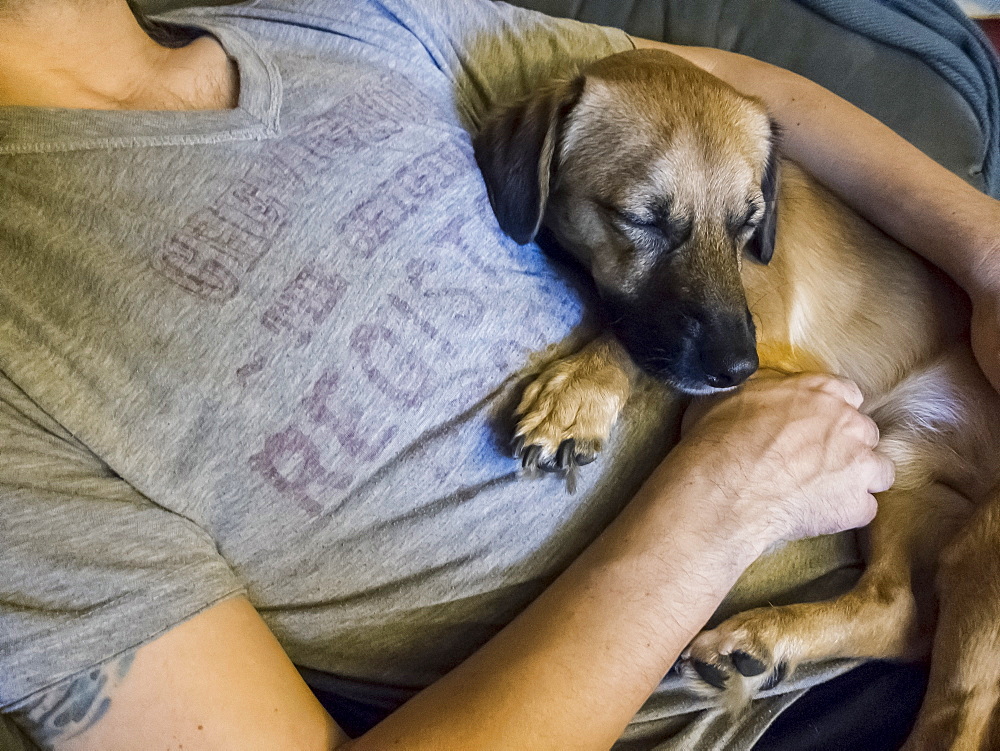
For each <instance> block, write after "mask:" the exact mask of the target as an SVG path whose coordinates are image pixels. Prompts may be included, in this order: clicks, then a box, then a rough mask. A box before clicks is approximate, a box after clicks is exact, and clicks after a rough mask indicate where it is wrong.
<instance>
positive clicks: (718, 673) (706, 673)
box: [691, 660, 729, 690]
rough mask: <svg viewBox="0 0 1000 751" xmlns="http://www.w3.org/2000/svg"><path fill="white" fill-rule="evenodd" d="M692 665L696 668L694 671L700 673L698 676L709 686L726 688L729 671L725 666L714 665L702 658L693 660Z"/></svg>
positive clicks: (720, 688)
mask: <svg viewBox="0 0 1000 751" xmlns="http://www.w3.org/2000/svg"><path fill="white" fill-rule="evenodd" d="M691 667H693V668H694V672H696V673H697V674H698V677H699V678H701V679H702V680H703V681H705V683H707V684H708V685H709V686H713V687H715V688H717V689H719V690H724V689H725V688H726V680H727V679H728V678H729V673H728V671H726V670H725V669H724V668H721V667H719V666H718V665H713V664H712V663H710V662H702V661H701V660H692V661H691Z"/></svg>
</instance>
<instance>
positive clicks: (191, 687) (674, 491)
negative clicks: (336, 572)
mask: <svg viewBox="0 0 1000 751" xmlns="http://www.w3.org/2000/svg"><path fill="white" fill-rule="evenodd" d="M860 403H861V396H860V392H858V390H857V388H856V387H855V386H853V385H852V384H848V383H846V382H843V381H839V380H837V379H833V378H831V377H828V376H821V375H802V376H793V377H790V378H785V379H776V378H760V379H756V380H754V381H752V382H751V383H749V384H748V385H746V386H745V387H743V389H741V391H740V392H738V393H737V394H736V395H734V396H733V397H730V398H728V399H726V400H724V401H722V402H720V403H718V404H716V405H714V406H712V407H710V408H709V410H708V411H707V413H706V414H705V416H703V417H702V418H701V419H700V420H699V422H698V423H697V424H696V425H695V426H694V428H693V429H691V430H690V431H689V432H688V434H687V435H686V436H685V438H684V439H683V441H682V442H681V443H680V444H679V445H678V447H677V448H675V449H674V451H672V452H671V453H670V455H669V456H668V457H667V459H666V460H664V462H663V463H662V464H661V465H660V467H659V468H658V469H657V470H656V471H655V472H654V473H653V475H652V476H651V477H650V478H649V480H648V481H647V482H646V483H645V485H644V486H643V487H642V489H641V490H640V491H639V493H638V494H637V495H636V497H635V498H634V499H633V500H632V501H631V502H630V503H629V505H628V506H627V507H626V509H625V510H624V511H623V512H622V513H621V514H620V515H619V517H618V518H617V519H616V520H615V521H614V522H613V523H612V524H611V525H610V526H609V527H608V528H607V529H606V530H605V531H604V533H603V534H602V535H601V536H600V537H598V539H597V540H596V541H595V542H594V543H592V544H591V545H590V547H588V548H587V549H586V550H585V551H584V552H583V554H582V555H581V556H580V557H579V558H578V559H577V560H576V561H575V562H574V563H573V564H572V565H571V566H570V567H569V568H568V569H567V570H566V571H565V572H564V573H563V574H562V575H561V576H559V577H558V578H557V579H556V581H555V582H554V583H553V584H552V585H551V586H550V587H549V588H548V589H547V590H546V591H545V592H544V593H543V594H542V595H541V596H540V597H539V598H538V599H537V600H535V602H533V603H532V604H531V605H530V606H529V607H528V608H526V609H525V610H524V611H523V612H522V613H521V614H520V615H519V616H518V617H517V618H516V619H514V621H512V622H511V623H510V624H509V625H508V626H507V627H506V628H504V629H503V630H502V631H501V632H500V633H499V634H498V635H497V636H495V637H494V638H493V639H492V640H491V641H489V642H488V643H487V644H486V645H485V646H483V647H482V648H481V649H480V650H479V651H478V652H476V653H475V654H474V655H472V656H471V657H470V658H469V659H467V660H466V661H465V662H464V663H462V664H461V665H459V666H458V667H457V668H456V669H454V670H453V671H451V672H450V673H448V674H447V675H446V676H444V677H443V678H442V679H441V680H439V681H438V682H437V683H435V684H433V685H432V686H430V687H429V688H427V689H426V690H424V691H423V692H421V693H420V694H418V695H417V696H416V697H414V698H413V699H412V700H410V701H409V702H408V703H407V704H405V705H404V706H403V707H401V708H400V709H399V710H397V711H396V712H394V713H393V714H392V715H390V716H389V717H388V718H387V719H386V720H384V721H383V722H382V723H380V724H379V725H378V726H377V727H375V728H374V729H373V730H371V731H369V732H368V733H366V734H365V735H364V736H363V737H361V738H358V739H356V740H353V741H348V740H347V739H346V737H345V736H344V734H343V733H342V732H341V731H340V730H339V729H338V728H337V727H336V725H335V724H334V723H333V721H332V720H331V719H330V718H329V716H328V715H327V714H326V712H325V711H324V710H323V709H322V707H321V706H320V705H319V704H318V703H317V702H316V700H315V698H313V696H312V695H311V693H310V692H309V690H308V688H307V687H306V686H305V684H304V683H303V682H302V680H301V678H300V677H299V675H298V673H297V672H296V671H295V668H294V667H293V666H292V664H291V662H290V661H289V660H288V658H287V657H286V656H285V655H284V653H283V652H282V650H281V648H280V646H279V645H278V643H277V641H276V640H275V639H274V637H273V636H272V635H271V634H270V632H269V631H268V630H267V628H266V626H265V624H264V623H263V621H262V620H261V619H260V617H259V616H258V615H257V613H256V612H255V611H254V610H253V608H252V607H251V606H250V604H249V602H247V601H246V600H245V599H242V598H241V599H233V600H229V601H226V602H224V603H222V604H220V605H216V606H214V607H212V608H210V609H208V610H206V611H205V612H203V613H202V614H200V615H198V616H196V617H194V618H192V619H191V620H189V621H187V622H185V623H183V624H181V625H179V626H177V627H175V628H174V629H172V630H170V631H168V632H167V633H166V634H164V635H163V636H161V637H159V638H158V639H156V640H154V641H153V642H151V643H149V644H147V645H146V646H144V647H142V648H141V649H139V650H138V651H137V652H136V653H135V655H134V659H132V660H129V659H128V656H126V662H127V663H128V664H127V670H126V671H125V672H124V675H119V673H121V672H122V665H121V663H120V662H116V663H109V664H107V665H105V666H104V667H103V668H102V669H101V670H100V671H96V672H98V673H102V675H104V676H105V677H106V678H107V679H108V680H103V681H97V683H99V684H100V687H99V689H97V690H94V687H93V686H89V688H86V690H84V684H86V681H84V683H83V684H81V688H80V690H78V691H77V693H76V695H72V693H73V692H72V690H71V688H67V686H65V685H63V686H60V687H59V688H57V689H50V690H49V692H47V694H46V695H43V696H41V697H38V702H39V703H38V707H37V708H35V709H29V710H27V711H26V712H23V713H22V714H21V715H20V716H19V718H18V719H19V721H20V722H21V723H22V725H23V726H25V727H26V729H28V730H29V731H30V732H31V733H32V735H33V736H34V737H35V738H37V739H38V740H40V741H43V745H44V746H45V747H46V748H53V749H58V750H59V751H107V750H108V749H118V748H122V749H124V748H128V749H133V748H175V749H176V748H180V746H181V745H183V747H184V749H186V751H209V750H211V751H227V750H228V749H233V750H234V751H235V750H237V749H238V750H239V751H247V750H248V749H267V750H268V751H274V750H275V749H303V750H305V749H317V750H319V749H332V748H344V749H349V750H350V751H368V750H369V749H372V750H374V749H378V750H379V751H382V750H383V749H389V748H405V749H408V750H409V749H412V750H413V751H420V750H421V749H428V750H431V749H433V750H434V751H449V749H455V750H456V751H458V750H461V751H468V749H483V750H488V749H510V748H530V749H533V750H534V751H545V749H552V751H556V750H558V751H563V750H564V749H567V748H574V749H595V750H596V749H606V748H608V747H610V746H611V745H612V744H613V743H614V741H615V740H616V739H617V738H618V736H619V735H620V734H621V732H622V730H623V729H624V727H625V726H626V724H627V723H628V721H629V720H630V719H631V717H632V716H633V715H634V714H635V712H636V710H638V709H639V707H640V706H641V705H642V703H643V702H644V701H645V700H646V698H647V697H648V696H649V694H650V693H651V692H652V691H653V689H654V688H655V686H656V685H657V683H658V682H659V681H660V680H661V678H662V677H663V675H664V674H665V673H666V672H667V670H668V669H669V667H670V665H671V664H672V663H673V662H674V660H675V659H676V658H677V656H678V654H679V653H680V651H681V650H682V649H683V648H684V646H686V645H687V643H688V642H689V641H690V639H691V637H692V636H693V635H694V634H695V633H696V632H697V631H698V630H699V629H700V628H701V627H702V626H703V625H704V623H705V621H706V620H707V619H708V617H709V616H710V615H711V613H712V612H713V611H714V609H715V608H716V606H717V605H718V603H719V602H720V601H721V599H722V598H723V596H724V595H725V594H726V592H727V591H728V590H729V588H730V587H731V586H732V585H733V583H734V582H735V581H736V579H737V577H738V576H739V575H740V573H741V572H742V571H743V569H744V568H745V567H746V566H747V565H749V563H751V562H752V561H753V560H754V559H755V558H756V557H757V556H758V555H759V554H760V553H761V552H762V551H763V550H764V549H765V548H766V547H768V546H769V545H771V544H772V543H774V542H775V541H778V540H785V539H792V538H797V537H802V536H810V535H817V534H825V533H830V532H835V531H839V530H841V529H847V528H851V527H856V526H860V525H862V524H866V523H867V522H869V521H870V520H871V518H872V516H874V512H875V501H874V498H873V497H872V495H871V493H873V492H878V491H881V490H883V489H885V488H888V487H889V486H890V485H891V484H892V479H893V477H892V475H893V473H892V467H891V464H889V463H888V462H887V460H885V459H883V458H881V457H879V456H877V455H876V454H875V453H874V452H873V451H872V448H873V447H874V446H875V444H876V443H877V440H878V437H877V436H878V431H877V428H875V426H874V423H872V422H871V421H870V420H869V419H868V418H867V417H864V416H863V415H861V414H860V413H859V412H858V411H857V409H856V408H857V407H858V406H859V405H860ZM102 671H103V672H102ZM43 705H44V707H47V708H48V710H51V708H52V707H54V706H56V705H58V706H60V707H62V708H63V709H66V708H69V707H72V708H73V711H72V712H68V713H65V719H64V720H63V721H62V722H61V723H60V722H58V721H56V718H57V717H59V716H62V714H63V713H60V712H59V711H55V712H53V711H48V710H43V709H42V706H43Z"/></svg>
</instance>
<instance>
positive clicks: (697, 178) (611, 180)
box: [475, 50, 1000, 749]
mask: <svg viewBox="0 0 1000 751" xmlns="http://www.w3.org/2000/svg"><path fill="white" fill-rule="evenodd" d="M778 140H779V138H778V132H777V129H776V128H775V126H774V124H773V123H772V121H771V120H770V118H769V117H768V113H767V111H766V109H765V108H764V106H763V105H762V103H761V102H760V101H758V100H756V99H753V98H749V97H747V96H744V95H742V94H740V93H738V92H737V91H735V90H734V89H733V88H731V87H730V86H728V85H727V84H725V83H724V82H722V81H720V80H718V79H716V78H714V77H712V76H711V75H709V74H707V73H705V72H704V71H702V70H700V69H699V68H697V67H695V66H693V65H692V64H690V63H688V62H686V61H684V60H683V59H681V58H679V57H677V56H675V55H672V54H670V53H668V52H665V51H654V50H639V51H633V52H626V53H622V54H619V55H614V56H611V57H608V58H605V59H603V60H599V61H597V62H596V63H594V64H592V65H590V66H589V67H587V68H586V69H585V70H584V71H583V72H582V73H581V74H580V75H579V76H578V77H577V78H576V79H574V80H572V81H557V82H553V83H551V84H550V85H549V86H547V87H546V88H544V89H542V90H539V91H538V92H537V93H535V94H533V95H532V96H530V97H529V98H528V99H527V100H525V101H523V102H520V103H518V104H516V105H514V106H512V107H509V108H507V109H504V110H502V111H500V112H498V113H497V114H496V115H495V116H494V117H492V118H491V119H490V120H489V121H488V122H487V123H486V124H485V126H484V127H483V129H482V131H481V132H480V134H479V135H478V136H477V138H476V140H475V152H476V158H477V161H478V163H479V165H480V168H481V170H482V172H483V175H484V178H485V180H486V184H487V187H488V189H489V195H490V200H491V202H492V205H493V208H494V211H495V213H496V215H497V218H498V220H499V222H500V226H501V227H502V228H503V229H504V231H505V232H507V233H508V234H509V235H510V236H511V237H512V238H513V239H515V240H516V241H517V242H519V243H526V242H529V241H531V240H533V239H535V238H536V236H537V235H538V233H539V232H540V231H542V230H543V229H544V231H545V232H546V233H548V234H549V235H550V236H551V238H553V239H554V240H555V241H556V243H557V244H558V245H559V246H560V247H561V248H562V249H564V250H565V251H566V252H568V253H569V254H570V255H571V256H572V257H573V258H575V259H576V260H577V261H578V262H579V263H580V264H582V265H583V266H584V267H585V268H586V269H587V270H589V273H590V274H591V275H592V277H593V280H594V282H595V285H596V288H597V291H598V293H599V296H600V300H601V304H602V305H603V307H604V308H605V312H606V314H607V318H608V320H609V321H610V328H611V330H612V332H613V334H614V336H613V337H612V336H604V337H602V338H600V339H598V340H597V341H595V342H593V343H592V344H590V345H589V346H587V347H586V348H584V349H583V350H582V351H581V352H579V353H578V354H576V355H573V356H571V357H569V358H566V359H565V360H562V361H559V362H557V363H555V364H553V365H552V366H550V367H549V368H548V369H547V370H546V371H545V372H543V373H542V374H541V375H540V377H539V378H538V379H537V380H536V381H535V382H534V383H532V384H531V385H530V386H529V387H528V388H527V390H526V391H525V394H524V397H523V399H522V402H521V404H520V407H519V408H518V413H519V417H520V422H519V424H518V427H517V437H518V453H519V454H520V455H521V458H522V461H523V463H524V464H525V466H528V467H541V468H543V469H562V470H567V469H572V468H574V467H575V466H576V465H579V464H583V463H586V462H587V461H589V460H591V459H593V458H594V457H595V456H596V454H597V453H598V452H599V451H600V450H601V448H602V447H603V445H604V442H605V441H606V439H607V438H608V436H609V434H610V432H611V430H612V427H613V426H614V423H615V421H616V419H617V417H618V414H619V412H620V411H621V409H622V407H623V406H624V404H625V402H626V401H627V400H628V398H629V394H630V391H631V389H632V387H633V384H634V383H635V379H636V378H637V377H639V376H640V374H641V373H645V374H648V375H650V376H653V377H654V378H657V379H659V380H660V381H663V382H665V383H667V384H669V385H670V386H672V387H673V388H675V389H677V390H678V391H680V392H683V393H684V394H690V395H702V394H713V393H718V392H720V391H725V390H729V389H733V388H735V387H737V386H738V385H739V384H740V383H742V382H743V381H745V380H746V379H747V378H748V377H749V376H750V375H751V374H752V373H754V372H755V371H756V370H757V369H758V367H764V368H772V369H776V370H780V371H783V372H786V373H793V372H800V371H825V372H829V373H833V374H837V375H840V376H844V377H847V378H850V379H852V380H854V381H855V382H856V383H857V384H858V385H859V386H860V388H861V390H862V392H863V393H864V396H865V405H864V409H865V410H866V411H867V413H868V414H870V415H871V416H872V418H873V419H874V420H875V421H876V422H877V423H878V425H879V428H880V430H881V434H882V440H881V443H880V448H881V450H882V451H884V452H885V453H886V454H887V455H888V456H889V457H890V458H891V459H892V460H893V461H894V462H895V464H896V468H897V479H896V483H895V485H894V486H893V488H892V489H891V490H889V491H888V492H886V493H883V494H881V495H880V497H879V512H878V516H877V517H876V519H875V521H874V522H873V523H872V525H871V527H870V528H869V530H868V533H869V540H870V551H869V553H868V555H867V567H866V570H865V572H864V574H863V576H862V578H861V579H860V581H859V582H858V584H857V585H856V587H855V588H854V589H853V590H851V591H850V592H848V593H847V594H845V595H843V596H841V597H838V598H836V599H833V600H829V601H825V602H819V603H811V604H799V605H790V606H785V607H770V608H761V609H757V610H752V611H748V612H745V613H741V614H739V615H737V616H734V617H733V618H731V619H729V620H728V621H725V622H723V623H722V624H721V625H719V626H718V627H717V628H715V629H713V630H711V631H707V632H704V633H702V634H700V635H699V636H698V637H697V638H696V639H695V640H694V641H693V642H692V643H691V645H690V646H689V648H688V650H687V651H686V653H685V657H686V660H687V663H686V664H687V666H688V667H687V668H686V669H687V671H688V672H689V673H690V674H691V675H692V677H695V676H698V677H700V679H701V680H703V681H704V682H705V683H707V684H709V685H710V686H711V687H713V690H721V691H724V692H727V693H729V694H731V695H734V696H737V697H746V696H752V695H754V694H755V693H756V692H758V691H759V690H761V689H762V688H766V687H769V686H772V685H774V684H775V683H776V682H777V681H778V680H780V679H781V677H782V676H784V675H786V674H789V673H790V672H791V671H793V670H794V669H795V667H796V665H798V664H800V663H803V662H807V661H813V660H825V659H829V658H835V657H844V658H847V657H852V658H883V659H915V658H920V657H922V656H925V655H927V654H928V653H929V652H931V650H932V647H933V655H932V675H931V686H930V689H929V691H928V694H927V697H926V699H925V704H924V707H923V708H922V710H921V715H920V719H919V721H918V724H917V727H916V729H915V731H914V734H913V736H912V738H911V740H910V747H911V748H921V749H929V748H933V749H945V748H956V749H957V748H961V749H987V748H1000V711H997V707H998V703H1000V682H998V680H997V675H998V672H1000V627H998V626H997V625H996V624H997V623H998V622H1000V487H998V485H1000V461H998V457H1000V419H998V418H1000V397H998V396H997V394H996V393H995V392H994V391H993V390H992V388H990V386H989V384H988V383H987V382H986V380H985V379H984V377H983V376H982V374H981V373H980V372H979V370H978V368H977V367H976V365H975V361H974V359H973V356H972V353H971V350H970V347H969V343H968V333H967V327H968V315H969V311H968V307H967V302H966V300H965V298H964V297H963V296H962V295H961V294H960V293H959V292H958V291H957V290H956V289H955V288H954V286H953V285H951V283H950V282H949V281H948V280H946V279H944V278H943V277H942V275H940V274H938V273H936V272H935V271H934V270H933V269H931V268H930V267H928V266H927V265H926V264H924V263H923V262H922V261H921V260H920V259H919V258H917V257H916V256H915V255H913V254H912V253H910V252H908V251H907V250H906V249H905V248H903V247H901V246H899V245H898V244H897V243H895V242H894V241H893V240H891V239H890V238H889V237H887V236H886V235H885V234H883V233H881V232H880V231H879V230H878V229H876V228H875V227H874V226H872V225H871V224H869V223H868V222H866V221H865V220H864V219H862V218H861V217H859V216H858V215H856V214H854V213H853V212H852V211H850V210H849V209H848V208H847V207H846V206H845V205H844V204H842V203H841V202H840V201H839V200H838V199H837V198H836V197H834V196H833V195H832V194H831V193H829V192H828V191H826V190H825V189H824V188H822V187H821V186H820V185H819V184H818V183H816V182H815V181H814V180H813V179H811V178H810V177H809V176H808V175H807V174H805V173H804V172H803V171H802V170H801V169H800V168H799V167H797V166H796V165H795V164H793V163H790V162H788V161H783V160H782V159H781V158H780V155H779V153H778ZM935 584H936V586H935ZM935 627H936V638H935Z"/></svg>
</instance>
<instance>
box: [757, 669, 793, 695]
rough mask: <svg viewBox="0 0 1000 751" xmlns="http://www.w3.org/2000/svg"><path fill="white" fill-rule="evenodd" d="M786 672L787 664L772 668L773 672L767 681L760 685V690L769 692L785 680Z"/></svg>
mask: <svg viewBox="0 0 1000 751" xmlns="http://www.w3.org/2000/svg"><path fill="white" fill-rule="evenodd" d="M787 672H788V664H787V663H784V662H782V663H779V664H778V665H777V666H776V667H775V668H774V672H772V673H771V675H769V676H768V677H767V680H766V681H764V682H763V683H762V684H761V686H760V690H761V691H770V690H771V689H772V688H774V687H775V686H777V685H778V684H779V683H781V682H782V681H783V680H785V675H786V673H787Z"/></svg>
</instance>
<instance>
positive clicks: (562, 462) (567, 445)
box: [556, 438, 576, 469]
mask: <svg viewBox="0 0 1000 751" xmlns="http://www.w3.org/2000/svg"><path fill="white" fill-rule="evenodd" d="M575 464H576V441H575V440H574V439H573V438H567V439H566V440H565V441H563V442H562V443H560V444H559V450H558V451H557V452H556V465H557V466H558V467H559V468H560V469H572V468H573V466H574V465H575Z"/></svg>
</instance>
